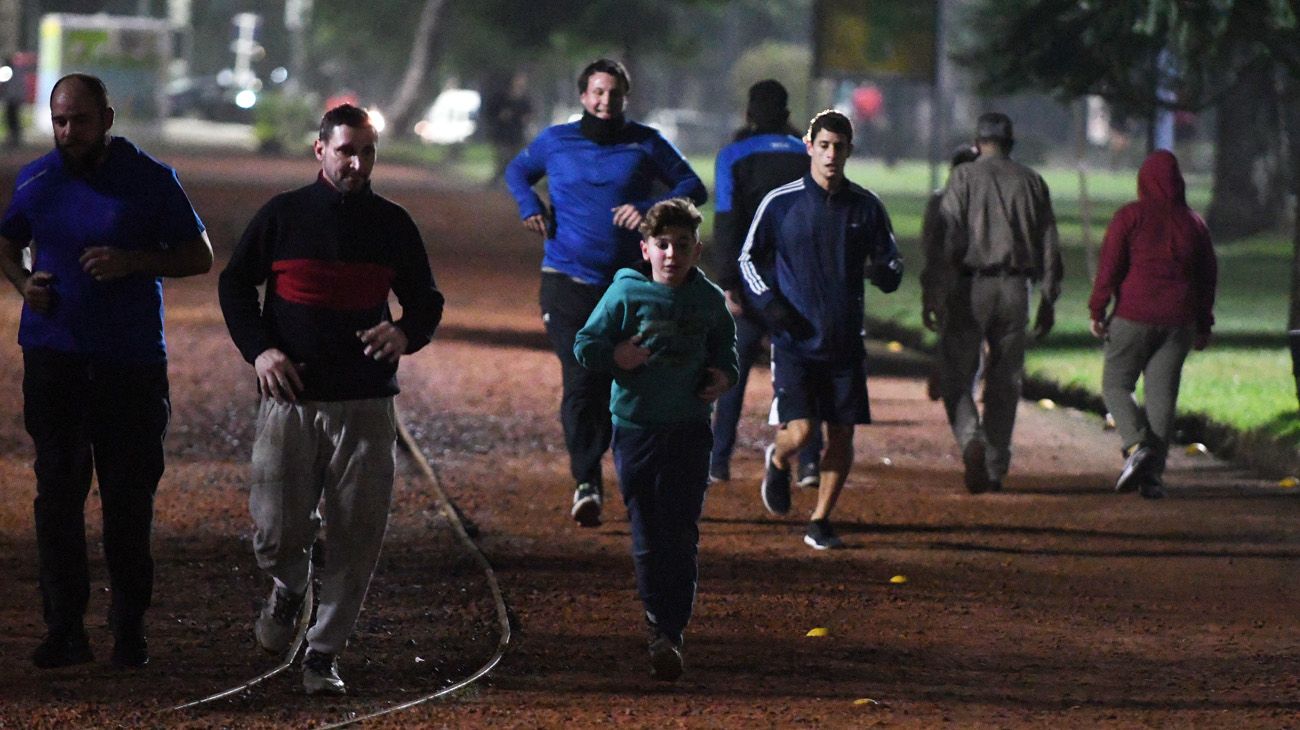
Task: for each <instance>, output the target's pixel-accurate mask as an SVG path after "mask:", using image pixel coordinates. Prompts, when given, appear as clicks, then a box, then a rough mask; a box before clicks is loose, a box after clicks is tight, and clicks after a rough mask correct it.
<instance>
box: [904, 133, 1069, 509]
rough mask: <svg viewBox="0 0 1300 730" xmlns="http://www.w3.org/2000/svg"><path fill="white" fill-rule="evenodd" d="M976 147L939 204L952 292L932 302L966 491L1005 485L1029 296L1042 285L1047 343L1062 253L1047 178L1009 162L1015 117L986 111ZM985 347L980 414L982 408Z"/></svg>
mask: <svg viewBox="0 0 1300 730" xmlns="http://www.w3.org/2000/svg"><path fill="white" fill-rule="evenodd" d="M975 144H976V145H977V146H978V147H979V159H977V160H975V161H974V162H971V163H968V164H965V165H961V166H960V167H957V168H955V169H954V170H953V171H952V175H951V177H950V178H949V180H948V189H947V190H946V191H945V192H944V195H943V199H942V200H941V202H940V211H941V213H942V215H943V218H944V221H945V223H946V224H947V236H946V249H947V255H948V261H950V262H951V264H952V266H953V272H952V273H953V275H952V276H950V277H946V278H947V280H948V281H949V282H951V285H950V286H951V288H950V290H949V291H948V293H947V296H946V297H942V298H938V297H936V298H935V299H929V298H927V303H926V305H925V306H926V308H927V312H926V316H927V317H930V316H933V317H935V318H936V319H937V320H938V322H939V357H940V359H941V362H942V366H943V377H942V378H941V389H942V391H943V401H944V408H945V409H946V410H947V412H948V422H949V424H950V425H951V426H952V431H953V435H954V436H956V438H957V444H958V446H960V447H961V450H962V462H963V464H964V466H965V471H966V475H965V480H966V488H967V489H968V490H969V491H970V492H971V493H973V494H978V493H980V492H989V491H997V490H999V489H1001V488H1002V479H1003V477H1004V476H1006V473H1007V469H1008V468H1009V467H1010V464H1011V432H1012V430H1013V429H1014V428H1015V422H1016V404H1017V403H1018V402H1019V400H1020V389H1021V381H1022V380H1023V376H1024V364H1025V344H1026V329H1027V328H1028V325H1029V297H1030V292H1031V290H1032V288H1033V285H1034V284H1035V283H1037V284H1038V285H1039V291H1040V293H1041V297H1040V300H1039V304H1038V313H1037V316H1036V318H1035V321H1034V327H1033V333H1034V336H1035V337H1036V338H1039V339H1041V338H1043V337H1045V336H1046V335H1047V333H1048V332H1049V331H1050V330H1051V329H1052V324H1053V323H1054V322H1055V302H1056V297H1057V295H1058V294H1059V293H1060V285H1061V250H1060V241H1059V239H1058V238H1057V233H1056V218H1055V216H1054V215H1053V214H1052V201H1051V197H1050V195H1049V193H1048V190H1047V184H1046V183H1045V182H1043V178H1042V177H1041V176H1039V175H1038V173H1036V172H1034V171H1033V170H1031V169H1029V168H1028V167H1026V166H1024V165H1022V164H1020V163H1018V162H1016V161H1014V160H1012V159H1011V158H1010V153H1011V148H1012V146H1013V144H1014V136H1013V134H1012V127H1011V120H1010V119H1009V118H1008V117H1007V116H1006V115H1005V114H999V113H996V112H993V113H988V114H984V115H982V116H981V117H980V118H979V121H978V123H977V128H976V135H975ZM930 308H934V309H936V310H937V311H934V312H930V311H929V310H930ZM985 347H987V350H984V348H985ZM981 351H984V363H983V368H982V372H983V376H984V413H983V417H982V418H981V414H980V412H979V410H978V409H977V408H976V406H975V380H976V378H977V377H978V376H979V374H980V372H981V365H980V355H981Z"/></svg>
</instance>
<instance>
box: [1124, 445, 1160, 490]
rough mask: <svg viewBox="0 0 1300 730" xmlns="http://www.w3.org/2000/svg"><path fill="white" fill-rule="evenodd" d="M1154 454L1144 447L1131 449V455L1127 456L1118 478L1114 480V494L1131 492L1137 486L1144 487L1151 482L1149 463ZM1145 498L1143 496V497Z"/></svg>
mask: <svg viewBox="0 0 1300 730" xmlns="http://www.w3.org/2000/svg"><path fill="white" fill-rule="evenodd" d="M1153 456H1154V454H1153V453H1152V451H1151V449H1150V448H1149V447H1146V446H1138V447H1137V448H1136V449H1133V453H1131V454H1129V455H1128V458H1127V459H1125V460H1124V468H1123V469H1121V470H1120V472H1119V478H1118V479H1116V480H1115V491H1116V492H1131V491H1133V490H1134V489H1137V488H1138V486H1139V485H1144V484H1146V483H1147V482H1149V481H1151V479H1152V477H1151V476H1150V471H1151V461H1152V457H1153ZM1143 496H1145V495H1143Z"/></svg>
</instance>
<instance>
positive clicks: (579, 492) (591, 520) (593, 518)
mask: <svg viewBox="0 0 1300 730" xmlns="http://www.w3.org/2000/svg"><path fill="white" fill-rule="evenodd" d="M600 491H601V490H600V485H599V484H593V483H592V482H583V483H581V484H579V485H578V488H577V489H575V490H573V509H572V510H570V511H569V514H570V515H572V517H573V521H574V522H577V523H578V524H579V525H582V526H583V527H598V526H599V525H600V506H601V502H602V501H603V497H602V496H601V493H600Z"/></svg>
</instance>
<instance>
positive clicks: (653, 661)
mask: <svg viewBox="0 0 1300 730" xmlns="http://www.w3.org/2000/svg"><path fill="white" fill-rule="evenodd" d="M682 669H683V664H682V648H681V646H679V645H678V644H677V643H675V642H674V641H673V640H672V639H670V638H668V637H667V636H664V635H663V634H659V635H658V636H656V637H655V638H654V639H653V640H652V641H651V642H650V676H652V677H654V678H655V679H657V680H659V681H660V682H676V681H677V678H678V677H680V676H682Z"/></svg>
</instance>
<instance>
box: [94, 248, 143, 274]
mask: <svg viewBox="0 0 1300 730" xmlns="http://www.w3.org/2000/svg"><path fill="white" fill-rule="evenodd" d="M81 268H82V269H83V270H84V271H85V272H86V273H87V274H90V275H91V276H93V277H95V280H96V281H110V280H112V279H120V278H122V277H123V276H129V275H131V274H134V273H136V272H137V271H139V259H138V257H137V256H136V254H135V252H134V251H125V250H123V249H120V248H113V247H112V246H91V247H90V248H87V249H86V250H85V252H84V253H82V254H81Z"/></svg>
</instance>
